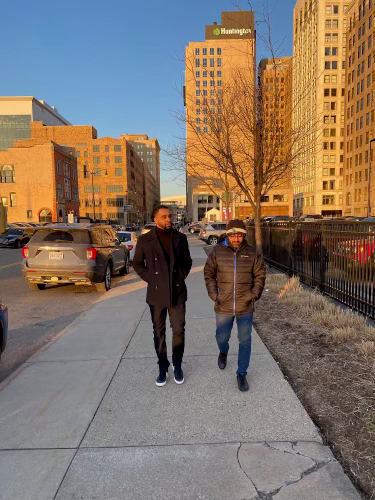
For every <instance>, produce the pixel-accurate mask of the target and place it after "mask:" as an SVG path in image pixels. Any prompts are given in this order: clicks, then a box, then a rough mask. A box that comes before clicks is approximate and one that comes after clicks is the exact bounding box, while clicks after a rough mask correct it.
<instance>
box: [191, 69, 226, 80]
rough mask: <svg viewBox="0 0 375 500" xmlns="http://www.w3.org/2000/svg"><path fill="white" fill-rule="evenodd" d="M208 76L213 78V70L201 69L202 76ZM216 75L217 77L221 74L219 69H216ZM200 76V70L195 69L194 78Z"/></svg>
mask: <svg viewBox="0 0 375 500" xmlns="http://www.w3.org/2000/svg"><path fill="white" fill-rule="evenodd" d="M208 76H209V77H210V78H214V77H215V71H202V78H207V77H208ZM216 76H217V77H219V78H220V77H221V76H222V72H221V70H220V71H216ZM200 77H201V72H200V71H196V72H195V78H200Z"/></svg>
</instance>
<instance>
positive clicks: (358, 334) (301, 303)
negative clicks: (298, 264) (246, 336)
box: [255, 273, 375, 500]
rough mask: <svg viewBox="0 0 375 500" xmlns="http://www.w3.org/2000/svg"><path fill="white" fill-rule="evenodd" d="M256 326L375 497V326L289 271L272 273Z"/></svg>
mask: <svg viewBox="0 0 375 500" xmlns="http://www.w3.org/2000/svg"><path fill="white" fill-rule="evenodd" d="M266 286H267V288H268V289H269V293H266V294H263V296H262V298H261V300H260V301H259V303H257V310H256V316H255V327H256V329H257V332H258V333H259V335H260V336H261V338H262V340H263V341H264V342H265V343H266V345H267V347H268V349H269V350H270V351H271V353H272V354H273V356H274V357H275V359H276V360H277V362H278V363H279V366H280V367H281V368H282V370H283V372H284V374H285V375H286V377H287V378H288V380H289V381H290V383H291V385H292V387H293V388H294V390H295V391H296V393H297V394H298V396H299V398H300V400H301V402H302V403H303V404H304V406H305V408H306V410H307V411H308V413H309V414H310V415H311V417H312V418H313V420H314V422H315V423H317V425H318V426H319V428H320V430H321V433H322V436H323V437H324V439H325V442H326V443H327V444H329V445H330V446H331V448H332V450H333V452H334V454H335V456H336V457H337V458H338V459H339V460H340V462H341V463H342V464H343V466H344V468H345V471H346V472H347V473H349V474H350V475H351V478H352V480H353V481H354V483H355V484H356V485H359V486H360V487H361V488H362V492H363V493H364V494H363V498H364V499H366V500H370V499H371V500H375V473H374V471H375V397H374V387H375V328H374V327H372V326H371V325H370V324H369V322H368V321H367V320H366V318H365V317H363V316H361V315H359V314H357V313H356V312H352V311H351V310H349V309H348V308H345V307H343V306H340V305H339V304H336V303H335V302H334V301H332V300H331V299H328V298H327V297H325V296H323V295H322V294H320V293H319V292H318V291H317V290H312V289H309V288H307V287H305V286H304V285H301V283H299V282H298V280H297V279H296V278H293V279H289V277H287V276H285V275H282V274H272V273H269V274H268V275H267V285H266Z"/></svg>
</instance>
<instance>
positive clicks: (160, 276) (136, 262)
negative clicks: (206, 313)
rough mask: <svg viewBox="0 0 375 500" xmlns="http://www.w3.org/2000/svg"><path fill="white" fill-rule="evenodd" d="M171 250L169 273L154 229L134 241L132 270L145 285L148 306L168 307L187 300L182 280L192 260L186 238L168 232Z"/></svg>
mask: <svg viewBox="0 0 375 500" xmlns="http://www.w3.org/2000/svg"><path fill="white" fill-rule="evenodd" d="M171 247H172V248H171V252H170V255H171V260H170V265H169V269H170V271H171V272H169V270H168V264H167V262H166V260H165V259H166V258H165V255H164V252H163V248H162V246H161V243H160V241H159V238H158V236H157V233H156V227H153V228H152V229H151V231H149V232H148V233H146V234H143V235H142V236H140V237H139V238H138V242H137V246H136V249H135V254H134V258H133V267H134V270H135V272H136V273H137V274H138V275H139V276H140V277H141V278H142V279H143V280H144V281H146V283H147V284H148V287H147V297H146V302H147V303H148V304H150V305H154V306H159V307H171V306H176V305H178V304H183V303H185V302H186V300H187V290H186V285H185V278H186V277H187V276H188V274H189V272H190V269H191V266H192V260H191V257H190V251H189V245H188V241H187V238H186V236H185V235H184V234H182V233H180V232H179V231H175V230H174V229H172V237H171Z"/></svg>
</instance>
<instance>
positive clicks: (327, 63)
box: [324, 61, 345, 69]
mask: <svg viewBox="0 0 375 500" xmlns="http://www.w3.org/2000/svg"><path fill="white" fill-rule="evenodd" d="M324 69H338V61H325V62H324ZM341 69H345V61H342V62H341Z"/></svg>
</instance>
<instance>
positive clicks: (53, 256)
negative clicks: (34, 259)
mask: <svg viewBox="0 0 375 500" xmlns="http://www.w3.org/2000/svg"><path fill="white" fill-rule="evenodd" d="M49 258H50V259H52V260H62V259H63V258H64V254H63V252H50V253H49Z"/></svg>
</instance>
